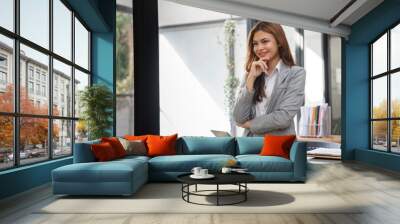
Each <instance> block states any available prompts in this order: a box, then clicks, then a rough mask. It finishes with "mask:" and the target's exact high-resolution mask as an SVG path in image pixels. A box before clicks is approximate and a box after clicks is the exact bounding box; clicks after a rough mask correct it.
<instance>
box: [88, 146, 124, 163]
mask: <svg viewBox="0 0 400 224" xmlns="http://www.w3.org/2000/svg"><path fill="white" fill-rule="evenodd" d="M90 147H91V149H92V152H93V154H94V157H96V160H97V161H99V162H105V161H110V160H114V159H117V158H119V157H118V155H117V151H116V150H115V149H114V148H113V146H112V145H111V143H110V142H102V143H99V144H93V145H91V146H90Z"/></svg>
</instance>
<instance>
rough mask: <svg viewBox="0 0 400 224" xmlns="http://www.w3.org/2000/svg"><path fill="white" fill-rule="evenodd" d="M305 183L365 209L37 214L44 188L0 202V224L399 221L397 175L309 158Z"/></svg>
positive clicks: (45, 194) (47, 192)
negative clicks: (351, 211) (349, 211)
mask: <svg viewBox="0 0 400 224" xmlns="http://www.w3.org/2000/svg"><path fill="white" fill-rule="evenodd" d="M308 183H316V184H319V185H321V186H323V187H325V188H326V189H328V190H329V191H331V192H334V193H335V194H337V195H338V196H339V197H341V198H343V199H344V200H345V201H348V202H352V201H357V202H363V203H364V204H366V205H367V206H365V207H364V208H363V209H362V212H361V213H357V214H150V215H149V214H36V213H33V211H35V210H36V208H38V207H40V206H43V205H44V204H46V203H48V202H50V201H52V200H54V197H53V196H52V194H51V189H50V186H49V185H46V186H41V187H39V188H36V189H34V190H31V191H30V192H26V193H22V194H20V195H17V196H14V197H12V198H9V199H6V200H3V201H1V202H0V223H7V224H9V223H29V224H38V223H41V224H50V223H84V224H89V223H96V224H97V223H104V224H114V223H115V224H129V223H132V224H133V223H140V224H150V223H151V224H156V223H161V224H167V223H168V224H180V223H192V224H196V223H198V224H208V223H210V224H219V223H229V224H239V223H246V224H253V223H257V224H258V223H271V224H273V223H305V224H313V223H340V224H343V223H361V224H364V223H367V224H368V223H379V224H391V223H393V224H398V223H400V174H399V173H393V172H389V171H386V170H382V169H379V168H375V167H370V166H367V165H364V164H360V163H354V162H346V163H342V162H340V161H328V160H314V159H311V160H309V171H308Z"/></svg>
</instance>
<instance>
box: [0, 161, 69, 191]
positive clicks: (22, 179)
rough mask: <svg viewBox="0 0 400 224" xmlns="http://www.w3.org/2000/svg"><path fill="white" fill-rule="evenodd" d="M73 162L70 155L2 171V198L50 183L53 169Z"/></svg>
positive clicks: (0, 180) (0, 174)
mask: <svg viewBox="0 0 400 224" xmlns="http://www.w3.org/2000/svg"><path fill="white" fill-rule="evenodd" d="M71 163H72V157H68V158H63V159H59V160H52V161H47V162H43V163H38V164H33V165H28V166H24V167H19V168H16V169H12V170H6V171H2V172H0V183H1V188H0V199H2V198H5V197H9V196H12V195H14V194H17V193H20V192H23V191H27V190H29V189H31V188H34V187H37V186H40V185H43V184H45V183H48V182H49V181H51V171H52V170H53V169H55V168H57V167H60V166H65V165H68V164H71Z"/></svg>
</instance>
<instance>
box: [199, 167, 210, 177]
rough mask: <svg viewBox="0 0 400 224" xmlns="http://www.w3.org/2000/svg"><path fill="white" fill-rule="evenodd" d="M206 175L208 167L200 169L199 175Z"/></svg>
mask: <svg viewBox="0 0 400 224" xmlns="http://www.w3.org/2000/svg"><path fill="white" fill-rule="evenodd" d="M207 175H208V169H201V170H200V176H207Z"/></svg>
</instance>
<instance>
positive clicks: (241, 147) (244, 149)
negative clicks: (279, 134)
mask: <svg viewBox="0 0 400 224" xmlns="http://www.w3.org/2000/svg"><path fill="white" fill-rule="evenodd" d="M236 142H237V145H236V155H245V154H259V153H260V152H261V149H262V147H263V145H264V137H237V138H236Z"/></svg>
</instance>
